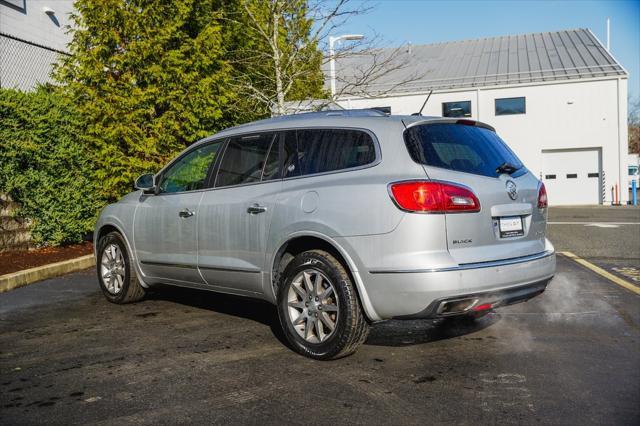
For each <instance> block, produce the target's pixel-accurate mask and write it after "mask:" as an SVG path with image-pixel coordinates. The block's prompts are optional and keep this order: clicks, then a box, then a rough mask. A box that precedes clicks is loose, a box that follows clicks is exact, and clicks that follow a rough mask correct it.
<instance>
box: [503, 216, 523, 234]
mask: <svg viewBox="0 0 640 426" xmlns="http://www.w3.org/2000/svg"><path fill="white" fill-rule="evenodd" d="M498 226H499V230H500V238H513V237H521V236H523V235H524V226H523V225H522V217H521V216H505V217H501V218H498Z"/></svg>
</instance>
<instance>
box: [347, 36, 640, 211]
mask: <svg viewBox="0 0 640 426" xmlns="http://www.w3.org/2000/svg"><path fill="white" fill-rule="evenodd" d="M406 55H409V60H408V61H407V63H408V65H407V66H406V67H405V68H403V69H401V70H399V71H396V72H393V73H391V74H389V75H386V76H385V77H384V78H383V79H381V80H378V81H376V83H375V85H377V86H379V87H378V89H379V93H380V92H386V90H385V85H387V86H389V85H393V84H396V83H397V82H398V81H403V79H406V78H407V76H409V75H416V76H418V78H417V79H416V80H415V81H411V82H409V83H407V84H405V85H403V86H402V87H401V88H399V89H398V90H394V91H393V93H388V94H385V95H381V96H375V97H373V98H365V97H358V96H348V95H347V96H344V95H343V96H341V97H340V98H339V102H340V104H341V105H342V106H343V107H345V108H370V107H389V108H390V109H391V113H392V114H412V113H415V112H417V111H418V110H420V107H421V106H422V104H423V102H424V101H425V99H426V97H427V95H428V93H429V92H430V91H431V90H433V94H432V95H431V98H430V99H429V102H428V103H427V105H426V107H425V109H424V110H423V113H422V114H423V115H431V116H440V115H445V116H460V117H470V118H473V119H476V120H480V121H483V122H486V123H488V124H490V125H492V126H494V127H495V128H496V130H497V132H498V134H500V135H501V137H502V138H503V139H504V140H505V141H506V142H507V143H508V144H509V146H511V148H512V149H513V150H514V151H515V152H516V153H517V155H518V156H519V157H520V158H521V159H522V161H523V162H524V164H525V165H526V166H527V167H528V168H529V169H530V170H531V171H532V172H533V173H535V174H536V175H538V176H540V177H541V178H542V180H543V181H544V182H545V185H546V187H547V192H548V194H549V200H550V203H551V204H552V205H563V204H566V205H568V204H573V205H579V204H609V203H611V201H612V192H613V191H612V188H613V189H614V191H615V188H616V185H617V188H618V189H617V192H618V194H617V197H618V200H619V201H620V202H621V203H623V204H624V203H626V202H627V199H628V192H627V190H626V186H627V152H628V148H627V77H628V74H627V72H626V70H625V69H624V68H623V67H622V65H620V64H619V63H618V62H617V61H616V60H615V59H614V58H613V56H611V54H610V53H609V52H607V50H606V48H605V47H604V46H603V45H602V43H600V41H599V40H598V39H597V38H596V37H595V36H594V34H593V33H592V32H591V31H590V30H588V29H577V30H569V31H558V32H553V33H537V34H524V35H513V36H504V37H495V38H485V39H478V40H465V41H457V42H449V43H439V44H430V45H422V46H412V47H411V49H410V50H408V51H407V52H406ZM359 60H362V59H349V60H347V59H345V60H342V61H340V60H339V61H337V64H336V69H337V73H338V75H339V78H338V85H340V80H347V81H348V79H349V76H350V75H353V69H354V67H357V61H359ZM341 73H342V74H341ZM412 73H413V74H412ZM371 89H373V92H374V93H375V90H376V87H375V86H374V87H373V88H370V89H369V90H371ZM338 93H339V91H338ZM615 197H616V195H615V194H614V195H613V198H614V200H615Z"/></svg>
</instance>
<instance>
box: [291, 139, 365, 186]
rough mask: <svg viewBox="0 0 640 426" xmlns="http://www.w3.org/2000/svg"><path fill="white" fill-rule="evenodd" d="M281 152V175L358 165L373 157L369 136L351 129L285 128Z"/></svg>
mask: <svg viewBox="0 0 640 426" xmlns="http://www.w3.org/2000/svg"><path fill="white" fill-rule="evenodd" d="M284 155H285V162H284V173H285V176H284V177H293V176H304V175H312V174H316V173H326V172H332V171H337V170H343V169H349V168H353V167H360V166H364V165H367V164H370V163H373V162H374V161H375V159H376V151H375V147H374V144H373V139H372V138H371V136H370V135H369V134H368V133H366V132H363V131H361V130H351V129H305V130H295V131H293V130H292V131H287V132H286V134H285V143H284Z"/></svg>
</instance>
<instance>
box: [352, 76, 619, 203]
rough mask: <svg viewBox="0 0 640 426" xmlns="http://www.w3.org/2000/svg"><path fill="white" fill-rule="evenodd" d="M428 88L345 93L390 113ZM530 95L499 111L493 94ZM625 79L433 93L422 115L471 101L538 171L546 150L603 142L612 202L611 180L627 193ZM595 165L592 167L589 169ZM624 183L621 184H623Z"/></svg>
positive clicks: (418, 102) (413, 104)
mask: <svg viewBox="0 0 640 426" xmlns="http://www.w3.org/2000/svg"><path fill="white" fill-rule="evenodd" d="M426 96H427V94H426V93H425V94H420V95H408V96H392V97H384V98H377V99H341V102H340V103H341V104H342V106H344V107H348V108H368V107H374V106H390V107H391V109H392V114H411V113H414V112H417V111H418V110H419V109H420V107H421V106H422V103H423V102H424V100H425V99H426ZM522 96H523V97H525V98H526V114H521V115H505V116H496V115H495V99H497V98H512V97H522ZM626 99H627V80H626V78H620V79H618V78H612V79H608V80H590V81H584V80H581V81H575V80H574V81H568V82H562V83H558V82H555V83H550V84H542V85H522V86H511V87H498V88H496V87H492V88H485V89H482V88H480V89H473V90H459V91H451V92H445V93H433V94H432V95H431V98H430V99H429V102H428V104H427V106H426V107H425V109H424V111H423V115H434V116H440V115H442V103H443V102H452V101H471V112H472V117H471V118H473V119H476V120H480V121H483V122H486V123H488V124H490V125H492V126H494V127H495V128H496V130H497V132H498V133H499V134H500V135H501V137H502V138H503V139H504V140H505V141H506V142H507V143H508V144H509V146H510V147H511V148H512V149H513V150H514V151H515V152H516V154H517V155H518V156H519V157H520V159H521V160H522V161H523V162H524V163H525V165H526V166H527V167H528V168H529V169H530V170H531V171H532V172H533V173H534V174H536V176H540V174H541V172H542V169H543V164H542V151H543V150H565V149H580V148H595V149H598V148H600V149H601V151H602V171H603V172H604V176H605V187H606V188H605V191H603V192H604V203H610V202H611V191H610V189H611V186H612V185H614V184H615V183H618V187H619V193H620V194H619V197H620V199H621V201H622V202H623V203H625V202H626V201H627V199H628V194H627V191H626V190H622V189H623V188H625V185H626V174H627V165H626V162H627V103H626ZM589 171H592V170H589ZM621 184H622V185H621Z"/></svg>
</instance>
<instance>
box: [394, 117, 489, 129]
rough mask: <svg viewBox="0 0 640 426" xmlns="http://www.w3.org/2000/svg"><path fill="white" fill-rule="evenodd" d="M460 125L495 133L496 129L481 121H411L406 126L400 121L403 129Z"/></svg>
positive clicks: (445, 119)
mask: <svg viewBox="0 0 640 426" xmlns="http://www.w3.org/2000/svg"><path fill="white" fill-rule="evenodd" d="M443 123H446V124H461V125H463V126H475V127H482V128H484V129H488V130H491V131H492V132H495V131H496V129H495V128H493V126H490V125H488V124H487V123H483V122H482V121H477V120H470V119H468V118H435V119H434V118H428V119H425V120H416V121H411V122H409V123H408V124H407V123H406V122H405V121H404V120H402V124H404V127H405V129H408V128H410V127H413V126H420V125H423V124H443Z"/></svg>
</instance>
